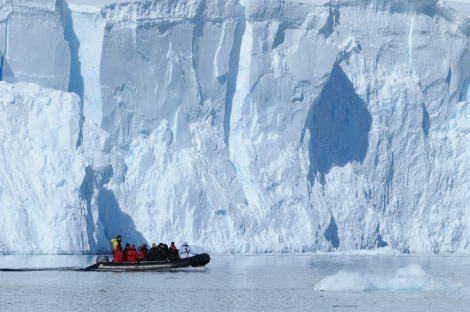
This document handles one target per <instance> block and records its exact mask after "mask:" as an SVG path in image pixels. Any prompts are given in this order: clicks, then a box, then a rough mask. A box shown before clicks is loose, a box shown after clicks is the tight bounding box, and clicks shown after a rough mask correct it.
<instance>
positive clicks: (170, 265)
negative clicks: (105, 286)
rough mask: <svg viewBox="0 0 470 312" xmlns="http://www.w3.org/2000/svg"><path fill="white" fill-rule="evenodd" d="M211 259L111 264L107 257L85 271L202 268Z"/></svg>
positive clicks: (207, 256) (207, 257) (98, 259)
mask: <svg viewBox="0 0 470 312" xmlns="http://www.w3.org/2000/svg"><path fill="white" fill-rule="evenodd" d="M210 260H211V257H210V256H209V255H208V254H206V253H202V254H198V255H195V256H193V257H189V258H185V259H178V260H173V261H168V260H165V261H140V262H121V263H115V262H110V261H109V258H108V257H106V256H99V257H98V258H96V263H95V264H93V265H90V266H89V267H87V268H85V271H158V270H171V269H175V268H186V267H202V266H205V265H206V264H208V263H209V261H210Z"/></svg>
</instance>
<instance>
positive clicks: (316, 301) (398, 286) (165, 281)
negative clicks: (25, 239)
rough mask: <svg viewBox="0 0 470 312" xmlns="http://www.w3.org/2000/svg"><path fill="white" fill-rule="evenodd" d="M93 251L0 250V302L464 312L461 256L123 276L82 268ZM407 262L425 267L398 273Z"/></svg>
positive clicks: (465, 263) (468, 261) (254, 259)
mask: <svg viewBox="0 0 470 312" xmlns="http://www.w3.org/2000/svg"><path fill="white" fill-rule="evenodd" d="M95 258H96V257H94V256H93V257H91V256H35V257H29V256H0V269H2V271H0V309H1V310H2V311H426V312H428V311H470V256H468V255H466V256H465V255H463V256H412V255H403V256H344V255H328V254H326V255H316V254H313V255H277V256H276V255H266V256H265V255H262V256H261V255H256V256H245V255H237V256H212V257H211V262H210V263H209V264H208V265H207V267H206V268H193V269H183V270H176V271H171V272H131V273H128V272H85V271H81V269H82V268H84V267H86V266H88V265H91V264H93V263H94V262H95ZM410 264H411V265H413V266H414V267H417V266H418V267H419V268H422V270H423V272H425V273H424V274H420V275H419V276H418V275H414V273H413V272H408V271H406V272H405V273H403V272H402V273H400V272H401V271H400V270H401V269H403V268H407V266H409V265H410ZM11 269H17V270H18V271H10V270H11ZM21 269H27V270H24V271H21ZM338 272H343V273H344V272H347V273H346V274H343V275H341V274H340V275H338ZM371 276H372V277H371ZM327 277H330V278H333V281H334V282H333V284H335V286H338V285H339V286H341V287H339V288H340V290H338V289H336V290H334V289H333V288H334V287H333V286H331V285H330V286H327V288H326V289H323V290H321V291H320V290H315V286H316V285H317V283H319V282H320V281H322V280H323V279H324V278H327ZM367 278H369V279H370V278H371V279H373V280H374V281H377V280H378V281H379V282H378V284H380V285H387V286H383V288H380V289H376V290H366V291H363V290H358V289H357V286H358V285H359V286H360V285H361V283H362V281H363V280H364V279H367ZM416 281H424V283H426V285H427V287H426V288H425V289H419V287H418V288H416V285H415V282H416ZM436 285H437V286H436Z"/></svg>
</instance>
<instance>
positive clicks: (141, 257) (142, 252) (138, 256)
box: [137, 249, 145, 260]
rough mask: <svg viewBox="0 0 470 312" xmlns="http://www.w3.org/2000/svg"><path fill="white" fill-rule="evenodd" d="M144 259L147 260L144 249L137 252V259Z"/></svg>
mask: <svg viewBox="0 0 470 312" xmlns="http://www.w3.org/2000/svg"><path fill="white" fill-rule="evenodd" d="M144 258H145V252H144V251H143V250H142V249H141V250H139V251H137V259H138V260H142V259H144Z"/></svg>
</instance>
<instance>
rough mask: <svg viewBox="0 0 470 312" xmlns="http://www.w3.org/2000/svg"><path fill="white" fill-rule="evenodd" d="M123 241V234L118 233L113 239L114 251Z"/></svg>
mask: <svg viewBox="0 0 470 312" xmlns="http://www.w3.org/2000/svg"><path fill="white" fill-rule="evenodd" d="M121 242H122V236H121V235H118V236H116V237H115V238H113V239H112V240H111V243H113V252H114V251H115V250H116V249H117V247H118V246H120V245H121Z"/></svg>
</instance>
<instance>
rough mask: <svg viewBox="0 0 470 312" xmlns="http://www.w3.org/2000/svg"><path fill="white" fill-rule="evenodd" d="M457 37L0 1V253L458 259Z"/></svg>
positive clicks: (203, 8)
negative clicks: (148, 247)
mask: <svg viewBox="0 0 470 312" xmlns="http://www.w3.org/2000/svg"><path fill="white" fill-rule="evenodd" d="M90 2H91V1H90ZM469 36H470V23H469V20H468V19H467V18H466V17H465V16H464V15H461V14H460V13H459V12H457V11H455V10H454V9H453V8H452V7H450V6H448V5H447V4H446V3H445V2H442V1H437V0H422V1H418V2H415V1H404V0H366V1H361V0H350V1H349V0H344V1H330V2H326V1H320V0H305V1H302V0H296V1H277V0H255V1H242V2H240V3H239V2H238V1H235V0H227V1H223V0H156V1H135V2H123V3H120V2H119V1H116V3H112V2H110V3H105V2H103V3H102V4H91V3H87V1H80V0H75V1H71V2H65V1H63V0H57V1H51V0H41V1H32V0H31V1H28V0H20V1H13V0H10V1H4V2H3V4H2V5H1V9H0V54H1V57H2V58H1V71H0V72H1V79H2V80H3V82H1V83H0V94H1V95H0V112H1V113H0V116H1V128H0V129H1V130H0V142H1V145H0V146H1V149H0V160H1V163H2V164H3V166H2V167H0V168H1V174H0V204H1V205H0V211H1V212H2V219H1V220H0V229H1V231H0V253H4V254H8V253H49V254H54V253H101V252H105V251H109V250H110V243H109V239H110V238H112V237H114V236H115V235H117V234H122V235H123V236H124V241H129V242H132V243H135V244H139V243H142V242H147V243H152V242H157V243H158V242H160V241H162V242H167V243H168V242H170V241H175V242H177V244H178V243H181V242H182V241H183V240H187V241H189V242H190V243H191V244H193V245H198V246H200V247H202V248H204V249H206V250H207V251H210V252H218V253H225V252H233V253H243V252H303V251H316V250H323V251H328V250H334V249H340V250H347V249H370V248H375V247H380V246H385V245H389V246H391V247H393V248H396V249H398V250H400V251H403V252H435V253H438V252H454V251H468V250H469V248H470V245H469V243H470V239H469V237H470V214H469V213H468V202H469V200H470V193H469V192H468V190H469V189H470V175H469V169H470V162H469V160H470V123H469V119H470V107H469V104H470V102H469V101H468V91H469V85H470V53H469V52H468V48H469Z"/></svg>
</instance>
